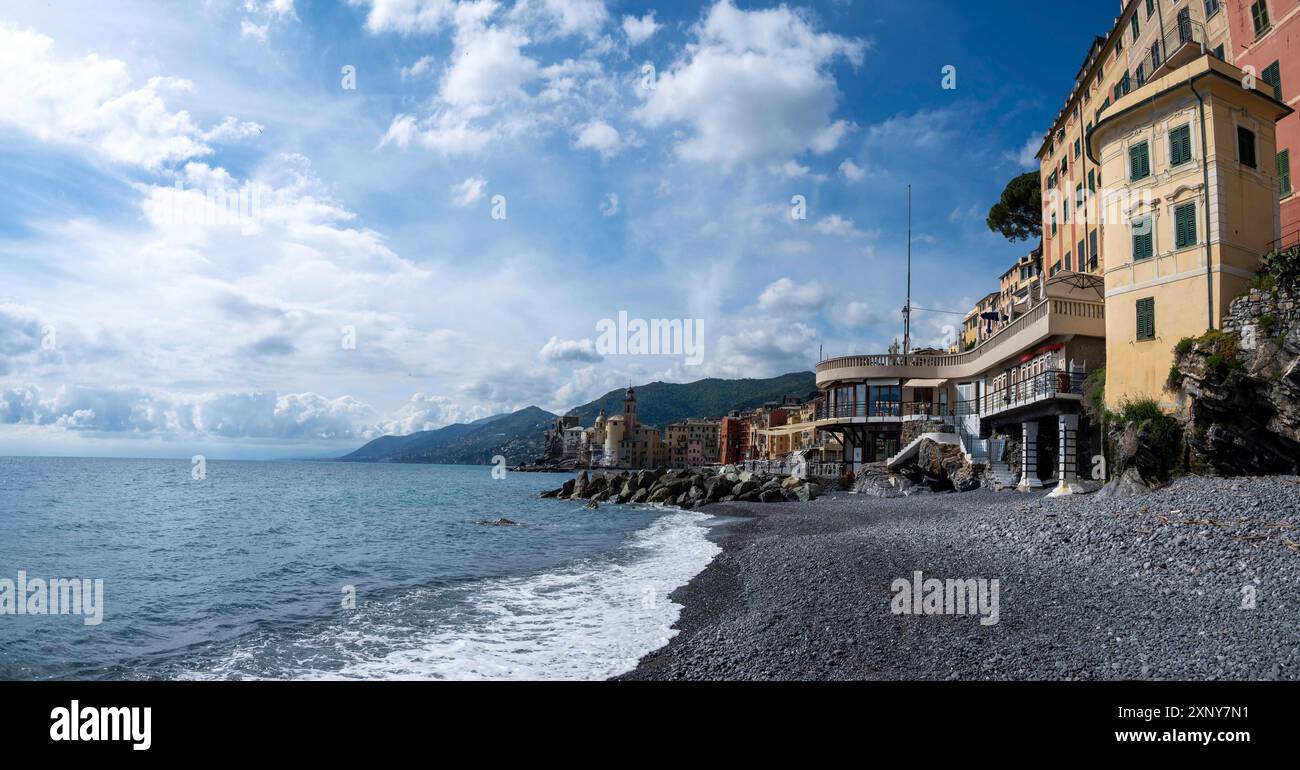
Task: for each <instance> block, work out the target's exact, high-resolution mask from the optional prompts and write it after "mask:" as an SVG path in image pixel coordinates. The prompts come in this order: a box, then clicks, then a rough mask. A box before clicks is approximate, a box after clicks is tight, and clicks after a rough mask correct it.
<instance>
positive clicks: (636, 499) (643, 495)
mask: <svg viewBox="0 0 1300 770" xmlns="http://www.w3.org/2000/svg"><path fill="white" fill-rule="evenodd" d="M649 497H650V490H648V489H646V488H645V487H642V488H641V489H638V490H637V491H636V492H635V493H634V494H633V495H632V499H631V500H630V501H629V502H633V503H644V502H645V501H646V499H647V498H649Z"/></svg>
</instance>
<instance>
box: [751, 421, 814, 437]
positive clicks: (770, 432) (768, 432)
mask: <svg viewBox="0 0 1300 770" xmlns="http://www.w3.org/2000/svg"><path fill="white" fill-rule="evenodd" d="M815 427H816V426H815V425H813V424H812V423H810V422H792V423H787V424H785V425H778V426H776V427H774V428H759V429H757V430H755V431H754V432H755V433H757V434H759V435H760V436H789V435H792V434H795V433H804V432H806V431H810V430H813V429H814V428H815Z"/></svg>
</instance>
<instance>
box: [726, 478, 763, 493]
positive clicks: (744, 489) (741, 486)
mask: <svg viewBox="0 0 1300 770" xmlns="http://www.w3.org/2000/svg"><path fill="white" fill-rule="evenodd" d="M757 489H758V482H757V481H754V480H753V479H746V480H744V481H741V482H740V483H738V484H736V485H735V486H733V487H732V488H731V494H733V495H735V496H736V497H741V496H742V495H746V494H749V493H750V492H753V491H755V490H757Z"/></svg>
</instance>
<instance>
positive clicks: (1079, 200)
mask: <svg viewBox="0 0 1300 770" xmlns="http://www.w3.org/2000/svg"><path fill="white" fill-rule="evenodd" d="M1074 207H1075V208H1076V209H1081V208H1083V182H1080V183H1079V184H1077V185H1075V187H1074Z"/></svg>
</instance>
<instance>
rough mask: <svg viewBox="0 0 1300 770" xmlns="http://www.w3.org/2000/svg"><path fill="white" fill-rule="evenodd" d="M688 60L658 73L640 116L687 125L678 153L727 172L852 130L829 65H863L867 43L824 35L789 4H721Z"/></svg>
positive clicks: (697, 33)
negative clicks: (839, 116) (841, 115)
mask: <svg viewBox="0 0 1300 770" xmlns="http://www.w3.org/2000/svg"><path fill="white" fill-rule="evenodd" d="M692 31H693V33H694V41H693V42H691V43H690V44H688V45H687V46H686V49H685V54H684V56H683V58H681V59H680V60H678V61H676V62H674V63H673V64H672V65H671V66H670V67H669V68H668V69H667V70H666V71H665V72H663V73H661V74H660V76H659V78H658V81H657V83H656V86H655V89H654V90H652V91H648V92H647V93H648V96H647V97H646V100H645V102H644V103H643V104H642V106H641V107H640V108H639V109H638V111H637V115H638V117H639V118H640V120H642V121H643V122H644V123H645V124H646V125H647V126H650V127H652V128H653V127H660V126H666V125H672V126H678V125H684V126H685V127H686V134H685V136H684V138H682V139H681V140H680V141H678V142H677V143H676V152H677V154H678V155H679V156H680V157H682V158H686V159H689V160H695V161H700V162H704V163H709V164H714V165H718V166H721V167H722V168H724V169H730V168H732V167H735V166H737V165H740V164H746V163H751V162H755V161H762V160H767V161H780V160H783V159H784V158H788V157H789V156H792V155H798V154H800V153H803V152H809V151H810V152H814V153H825V152H829V151H830V150H832V149H834V148H835V146H836V145H838V144H839V142H840V140H841V139H842V138H843V136H844V135H845V133H847V132H848V131H849V130H850V129H851V125H850V124H849V123H847V122H846V121H843V120H834V119H833V118H832V113H833V111H834V110H835V108H836V106H837V104H838V102H839V97H840V94H839V90H838V88H837V86H836V84H835V79H834V77H833V76H832V75H831V74H830V73H829V72H828V69H829V67H830V65H831V63H832V62H834V61H835V60H837V59H846V60H848V61H849V62H850V63H852V64H853V65H854V66H857V65H859V64H861V62H862V58H863V54H864V51H865V50H866V47H867V46H866V43H864V42H863V41H861V40H856V39H850V38H845V37H842V36H840V35H836V34H833V33H828V32H818V31H817V30H815V29H814V28H813V25H812V23H811V22H810V21H809V20H808V19H807V17H806V15H805V14H803V13H802V12H800V11H797V10H793V9H791V8H789V7H788V6H784V5H782V6H779V7H777V8H772V9H765V10H755V11H743V10H740V9H738V8H736V7H735V6H734V5H732V4H731V2H730V0H721V2H718V3H717V4H715V5H714V6H713V7H712V8H711V9H710V10H709V12H708V14H707V15H706V17H705V18H704V20H703V21H702V22H700V23H699V24H698V25H696V26H695V27H694V29H693V30H692Z"/></svg>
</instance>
